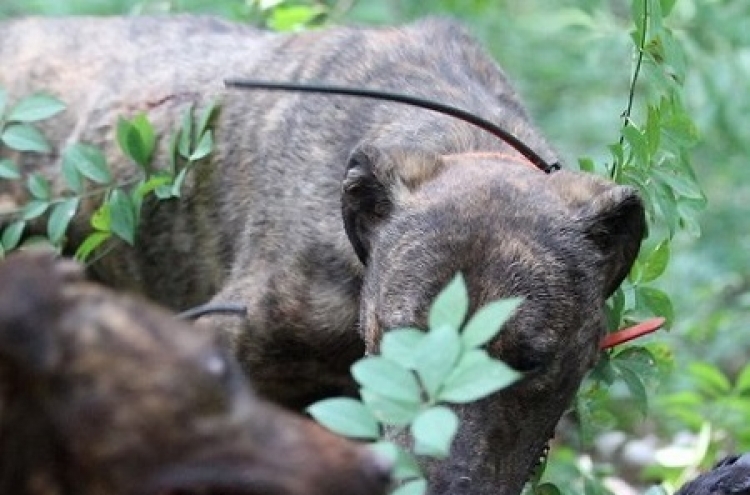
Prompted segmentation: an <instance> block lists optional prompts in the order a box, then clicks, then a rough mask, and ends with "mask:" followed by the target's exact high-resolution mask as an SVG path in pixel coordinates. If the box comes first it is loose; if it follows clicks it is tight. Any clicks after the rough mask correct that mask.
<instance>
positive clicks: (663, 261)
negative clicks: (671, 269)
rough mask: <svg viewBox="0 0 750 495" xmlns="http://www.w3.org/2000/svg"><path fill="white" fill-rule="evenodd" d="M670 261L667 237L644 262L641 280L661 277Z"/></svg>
mask: <svg viewBox="0 0 750 495" xmlns="http://www.w3.org/2000/svg"><path fill="white" fill-rule="evenodd" d="M668 263H669V240H668V239H665V240H663V241H661V242H660V243H659V245H657V246H656V248H655V249H654V250H653V251H652V252H651V254H650V255H649V256H648V258H646V260H645V261H644V262H643V267H642V269H641V273H640V277H639V282H640V283H646V282H651V281H653V280H656V279H657V278H659V277H661V275H662V273H664V270H665V269H666V268H667V264H668Z"/></svg>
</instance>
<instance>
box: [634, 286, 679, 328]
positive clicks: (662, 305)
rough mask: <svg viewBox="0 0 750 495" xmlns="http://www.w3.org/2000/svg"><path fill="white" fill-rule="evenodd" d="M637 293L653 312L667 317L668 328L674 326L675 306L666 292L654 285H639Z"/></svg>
mask: <svg viewBox="0 0 750 495" xmlns="http://www.w3.org/2000/svg"><path fill="white" fill-rule="evenodd" d="M636 293H637V297H638V298H639V299H640V300H641V301H642V302H643V303H644V304H645V305H646V307H648V309H649V310H651V312H652V313H653V314H655V315H658V316H663V317H664V318H666V320H667V322H666V324H665V327H666V328H669V327H671V326H672V323H673V322H674V307H673V306H672V301H671V300H670V299H669V296H668V295H667V293H666V292H664V291H663V290H660V289H655V288H653V287H638V288H637V292H636Z"/></svg>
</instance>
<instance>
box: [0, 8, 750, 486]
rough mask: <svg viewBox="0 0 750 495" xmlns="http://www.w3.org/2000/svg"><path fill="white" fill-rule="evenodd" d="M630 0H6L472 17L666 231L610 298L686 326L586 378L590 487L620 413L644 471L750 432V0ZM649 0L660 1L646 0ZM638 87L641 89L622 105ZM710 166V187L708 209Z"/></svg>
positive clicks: (254, 15) (531, 96)
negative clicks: (648, 459)
mask: <svg viewBox="0 0 750 495" xmlns="http://www.w3.org/2000/svg"><path fill="white" fill-rule="evenodd" d="M632 4H633V5H632V6H631V2H629V1H625V0H611V1H608V2H601V1H598V0H561V1H558V2H554V4H553V6H551V5H550V3H549V2H543V1H540V0H501V1H498V0H495V1H491V0H471V1H460V2H459V1H456V0H436V1H433V2H420V1H418V0H390V1H382V2H365V1H360V2H353V1H346V0H340V1H327V2H322V1H319V2H280V1H260V2H257V1H256V2H253V1H250V0H247V1H246V2H245V1H243V0H211V1H208V0H172V1H166V0H165V1H156V0H152V1H135V0H133V1H129V0H108V1H94V0H67V1H59V2H58V1H50V0H47V1H45V0H5V1H4V2H3V3H2V5H0V16H13V15H20V14H27V13H41V14H49V15H59V14H70V13H94V14H110V13H144V12H177V11H202V12H213V13H219V14H221V15H224V16H227V17H230V18H235V19H239V20H244V21H248V22H253V23H257V24H261V25H266V26H268V27H271V28H274V29H297V28H310V27H314V26H315V25H317V24H321V23H325V22H333V23H336V22H350V21H355V22H365V23H398V22H403V21H406V20H409V19H412V18H416V17H420V16H423V15H426V14H436V13H439V14H448V15H452V16H455V17H458V18H461V19H462V20H464V21H465V22H466V23H467V24H468V25H469V26H470V29H471V30H472V31H473V32H474V33H475V34H476V35H477V36H479V37H480V38H482V39H483V40H484V42H485V43H486V44H487V46H488V47H489V48H490V50H491V51H492V52H493V53H494V54H495V56H496V57H497V59H498V60H499V61H500V62H501V64H502V65H503V66H504V67H505V68H506V70H507V71H508V72H509V73H510V74H511V75H512V77H513V79H514V80H515V81H516V82H517V84H518V86H519V88H520V90H521V92H522V93H523V95H524V98H525V100H526V101H527V103H528V104H529V106H530V109H531V112H532V114H533V115H534V116H535V119H536V121H537V122H538V123H539V125H540V126H541V127H542V128H543V129H544V131H545V132H546V134H547V135H548V136H549V138H550V140H551V141H552V142H553V143H555V145H556V146H557V147H558V149H559V150H560V151H561V152H562V154H563V156H564V157H565V161H566V163H567V164H569V166H572V167H576V166H578V165H579V164H580V166H582V167H584V168H591V169H594V170H596V171H597V172H598V173H607V174H610V175H612V176H613V177H615V178H616V179H618V180H620V181H621V182H627V183H631V184H633V185H636V186H638V187H641V189H642V190H643V191H644V194H646V195H647V199H648V200H649V202H650V204H651V206H652V209H651V212H650V213H651V215H650V219H651V220H652V227H653V232H652V235H651V236H650V238H649V241H648V242H647V243H646V248H645V250H644V255H643V256H642V257H641V263H640V264H639V265H638V267H637V269H636V270H635V272H634V274H633V276H632V277H631V279H630V281H629V282H628V283H627V284H626V287H625V292H621V293H620V298H621V299H622V300H621V301H618V298H617V297H616V298H614V300H613V302H612V309H613V311H612V313H613V327H614V326H617V325H618V324H619V323H620V321H621V320H623V319H624V320H629V319H638V318H640V317H642V316H645V315H647V314H652V313H657V314H664V315H665V316H668V317H670V318H669V319H670V323H671V331H670V332H669V333H660V334H658V335H656V336H655V337H650V338H649V339H648V340H649V342H648V344H646V345H645V346H644V347H643V348H641V347H640V343H639V347H637V348H631V349H630V350H627V351H624V352H623V354H624V355H623V356H620V359H619V361H618V359H616V358H614V359H612V361H611V362H607V363H605V364H611V365H612V366H610V367H607V366H602V367H601V369H599V370H598V372H599V373H598V375H597V378H598V379H599V381H596V380H592V381H590V382H589V383H587V385H586V386H585V387H584V390H583V391H582V398H583V399H582V401H581V403H580V404H578V407H577V410H576V411H575V414H571V420H570V422H569V424H567V425H566V427H565V428H564V434H563V435H561V437H562V440H561V442H560V443H559V444H558V445H556V447H555V449H553V453H552V457H551V461H550V463H549V468H548V472H547V475H546V476H547V477H548V478H549V479H551V480H553V481H555V482H556V483H558V485H559V486H560V487H561V488H563V487H565V490H566V491H567V490H568V489H570V490H571V491H576V490H577V488H576V487H577V486H581V485H576V484H575V483H573V482H574V481H576V482H578V483H582V484H583V486H584V487H585V489H586V492H587V493H599V491H600V490H602V487H601V486H600V485H599V483H598V482H597V480H598V479H599V478H600V476H601V475H603V474H608V473H612V472H614V473H615V474H617V473H619V471H620V466H611V465H610V466H608V465H607V464H606V463H605V464H601V463H596V462H595V463H594V464H593V467H591V466H589V465H588V464H587V463H586V462H581V460H582V459H586V458H587V457H586V453H589V452H594V451H595V449H593V448H592V447H591V445H592V442H593V439H595V438H598V437H600V434H601V432H604V431H610V430H613V429H618V430H622V431H624V432H627V436H628V437H629V438H636V437H647V436H649V435H652V434H653V435H654V436H655V437H656V438H658V439H659V441H658V445H657V446H656V447H654V450H656V453H657V454H658V455H657V459H656V460H657V461H658V462H655V463H653V464H652V467H651V469H649V470H647V472H640V470H639V472H637V473H636V474H635V479H640V480H647V479H648V475H651V476H653V478H652V479H666V480H668V481H671V482H679V481H681V480H682V479H683V478H684V477H685V476H687V475H689V473H690V472H691V470H692V469H694V468H695V467H696V466H698V465H702V466H706V465H708V464H710V463H711V462H713V461H714V460H715V459H716V457H718V456H720V455H722V454H723V453H726V452H728V451H738V450H750V424H749V423H748V422H747V417H748V416H749V415H750V367H747V366H746V362H747V356H748V354H749V353H750V325H748V323H750V316H748V314H747V312H746V311H745V310H746V309H747V308H748V306H750V260H749V259H748V258H749V257H750V249H748V248H750V231H749V230H748V228H747V223H746V220H745V218H746V209H747V207H746V206H745V205H744V204H743V198H745V197H747V195H748V192H747V191H746V189H748V188H750V180H748V179H750V169H748V167H746V166H744V165H745V164H744V160H745V157H746V156H748V152H749V151H750V149H749V148H750V144H748V143H750V139H748V138H750V136H748V133H749V132H750V131H749V130H748V129H750V127H748V126H747V125H746V124H745V123H744V116H745V114H747V113H748V112H749V111H750V94H749V93H748V92H747V91H744V89H745V88H743V82H744V81H748V80H750V32H749V31H748V30H747V29H746V27H745V26H744V24H745V22H746V19H747V18H748V16H750V4H748V3H747V2H744V1H741V0H734V1H732V0H723V1H722V0H713V1H706V0H680V1H677V2H675V1H670V0H662V1H648V2H643V1H642V0H635V1H634V2H632ZM642 5H646V6H650V7H651V8H652V9H654V10H652V11H651V12H645V13H644V12H642V11H639V10H638V8H640V6H642ZM633 6H635V7H637V8H635V9H634V8H632V7H633ZM274 7H278V8H274ZM639 13H640V14H649V15H647V16H645V18H646V19H647V22H646V23H640V24H639V21H638V19H643V18H644V16H643V15H641V17H639V16H638V14H639ZM633 14H635V16H633ZM667 14H668V15H667ZM662 15H663V16H664V22H663V24H662V22H661V20H662ZM634 47H642V48H643V50H642V52H643V53H644V54H645V57H644V59H643V60H642V61H641V62H642V65H643V67H642V72H640V73H639V78H638V79H637V82H636V84H635V86H632V85H631V83H632V80H633V75H634V71H635V69H636V67H637V65H638V64H637V62H638V59H639V57H638V56H637V54H638V53H639V51H638V50H636V49H634ZM665 74H666V75H665ZM631 89H632V90H633V95H634V98H633V102H634V105H633V107H632V113H631V118H630V119H629V120H625V121H624V119H623V115H624V113H625V112H626V108H629V104H628V102H629V95H630V93H631ZM691 121H692V122H695V123H696V125H697V132H696V128H695V127H693V125H692V122H691ZM133 125H135V123H134V124H133ZM656 135H658V136H659V137H660V138H655V137H654V136H656ZM6 144H7V143H6ZM194 145H196V146H197V143H195V144H194ZM688 150H689V151H688ZM186 154H187V155H190V153H189V152H188V153H186ZM586 157H588V158H586ZM185 158H186V159H187V158H188V156H185ZM136 161H137V160H136ZM690 163H692V166H693V167H694V168H695V172H696V174H695V175H697V177H698V179H699V180H698V181H697V182H696V181H695V180H694V179H695V177H694V175H693V173H692V171H691V167H690ZM652 164H659V166H656V167H652V166H651V165H652ZM659 167H662V168H661V169H660V170H659ZM655 169H656V172H654V170H655ZM697 183H700V184H701V187H702V190H703V191H704V192H705V197H706V198H707V199H708V201H707V207H706V209H705V210H703V209H702V208H703V207H704V203H706V201H705V198H704V195H703V193H702V192H701V189H700V188H699V187H698V186H697ZM162 185H163V184H162ZM654 191H660V192H654ZM743 221H745V223H743ZM699 234H700V235H699ZM667 261H669V263H668V264H667ZM665 270H666V271H665ZM662 272H663V273H662ZM639 294H640V295H639ZM666 294H668V296H666ZM640 349H642V350H640ZM652 360H653V361H654V362H655V363H656V364H655V366H652V365H651V364H650V362H651V361H652ZM618 363H619V364H618ZM632 375H636V377H637V378H638V379H632V378H633V376H632ZM610 378H619V379H617V380H614V384H613V385H612V386H611V387H600V386H599V384H600V383H602V382H607V381H609V379H610ZM642 385H643V386H645V388H644V389H643V390H641V388H640V387H641V386H642ZM604 390H606V392H605V391H604ZM657 390H658V393H656V391H657ZM646 402H648V404H647V405H648V408H647V413H646V414H644V412H645V409H646V407H645V406H646ZM634 406H638V407H634ZM678 432H690V433H692V434H693V436H691V437H689V440H688V441H687V443H686V444H685V445H673V441H672V438H673V436H674V435H675V434H677V433H678ZM667 446H669V450H664V449H662V450H658V449H659V448H660V447H667ZM605 457H606V456H605ZM607 460H608V459H606V458H605V459H604V461H607Z"/></svg>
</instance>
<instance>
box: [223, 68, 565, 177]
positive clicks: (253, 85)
mask: <svg viewBox="0 0 750 495" xmlns="http://www.w3.org/2000/svg"><path fill="white" fill-rule="evenodd" d="M224 84H225V85H226V86H227V87H230V88H239V89H267V90H281V91H300V92H305V93H323V94H334V95H342V96H360V97H363V98H374V99H377V100H386V101H394V102H397V103H404V104H406V105H411V106H414V107H419V108H424V109H427V110H432V111H433V112H438V113H442V114H444V115H449V116H451V117H455V118H457V119H459V120H463V121H464V122H468V123H469V124H472V125H474V126H476V127H479V128H480V129H483V130H484V131H486V132H489V133H490V134H492V135H493V136H495V137H497V138H499V139H501V140H503V141H504V142H506V143H508V144H509V145H510V146H512V147H513V148H515V149H516V151H518V152H519V153H521V154H522V155H523V156H524V157H525V158H526V159H527V160H529V161H530V162H531V163H533V164H534V165H535V166H536V167H537V168H539V169H540V170H542V171H543V172H545V173H548V174H549V173H551V172H553V171H555V170H560V163H558V162H555V163H552V164H550V163H547V161H546V160H544V159H543V158H542V157H541V156H539V155H538V154H537V153H536V152H534V150H532V149H531V148H529V147H528V146H526V145H525V144H524V143H523V142H522V141H521V140H520V139H518V138H517V137H516V136H514V135H513V134H511V133H510V132H508V131H506V130H505V129H503V128H502V127H500V126H498V125H496V124H493V123H492V122H490V121H488V120H485V119H483V118H481V117H479V116H477V115H474V114H473V113H471V112H468V111H466V110H463V109H461V108H457V107H453V106H450V105H445V104H443V103H438V102H436V101H432V100H428V99H425V98H419V97H417V96H412V95H407V94H402V93H393V92H390V91H380V90H376V89H367V88H356V87H348V86H331V85H327V84H306V83H286V82H272V81H257V80H251V79H227V80H225V81H224Z"/></svg>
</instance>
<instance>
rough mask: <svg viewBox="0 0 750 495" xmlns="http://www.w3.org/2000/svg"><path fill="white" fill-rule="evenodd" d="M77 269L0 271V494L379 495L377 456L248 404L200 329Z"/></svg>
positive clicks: (231, 365)
mask: <svg viewBox="0 0 750 495" xmlns="http://www.w3.org/2000/svg"><path fill="white" fill-rule="evenodd" d="M77 268H78V267H77V266H76V265H75V264H73V263H72V262H54V261H52V259H51V258H49V257H43V258H39V257H24V256H18V257H13V258H11V259H10V260H8V261H7V262H4V263H2V264H0V493H3V494H8V495H10V494H13V495H136V494H137V495H178V494H179V495H191V494H192V495H227V494H231V495H270V494H273V495H331V494H341V495H345V494H350V495H382V494H384V493H385V491H386V488H387V486H388V480H389V475H388V468H387V466H386V465H385V464H384V463H383V462H382V460H381V459H379V458H376V457H375V456H374V455H373V454H372V453H371V452H369V451H368V450H366V449H365V448H364V447H358V446H355V445H353V444H350V443H349V442H347V441H345V440H342V439H340V438H338V437H336V436H334V435H333V434H331V433H328V432H327V431H325V430H324V429H322V428H321V427H319V426H317V425H315V424H313V423H312V422H309V421H307V420H304V419H302V418H300V417H299V416H298V415H296V414H292V413H288V412H284V411H282V410H280V409H278V408H277V407H274V406H272V405H269V404H266V403H264V402H262V401H261V400H259V399H258V398H257V397H255V396H254V395H253V394H252V393H251V391H250V390H249V389H248V387H247V385H246V382H245V380H244V377H243V376H242V373H241V371H240V370H239V367H238V366H237V365H236V364H235V362H234V360H233V359H232V358H230V357H227V356H226V355H225V352H224V351H223V350H222V349H221V348H220V347H219V346H217V345H216V343H215V341H214V339H212V338H210V337H209V336H208V334H207V333H206V332H205V330H203V329H197V328H194V327H191V326H189V325H187V324H184V323H182V322H178V321H176V320H175V319H174V318H173V317H172V316H171V315H168V314H167V313H166V312H164V311H162V310H159V309H156V308H154V307H152V306H151V305H149V304H146V303H143V302H141V301H137V300H135V299H132V298H129V297H122V296H120V295H116V294H114V293H112V292H110V291H109V290H106V289H102V288H101V287H99V286H95V285H93V284H90V283H85V282H83V281H81V280H80V279H81V273H79V270H78V269H77Z"/></svg>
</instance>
